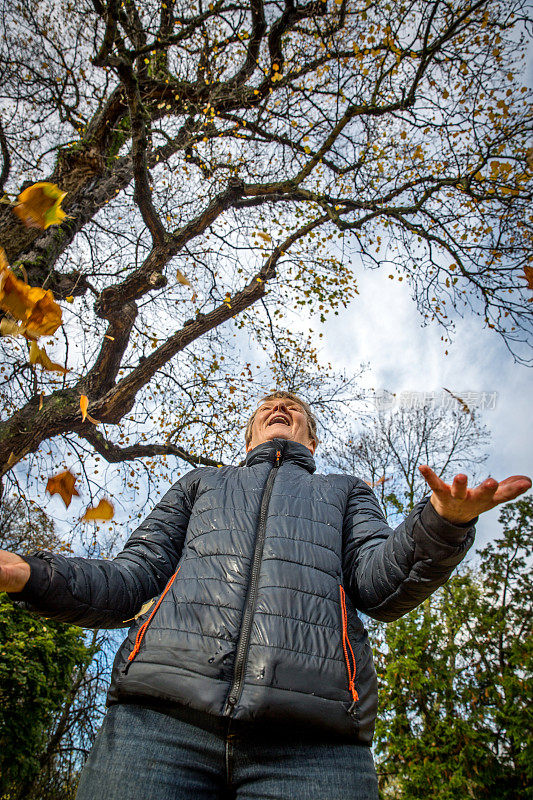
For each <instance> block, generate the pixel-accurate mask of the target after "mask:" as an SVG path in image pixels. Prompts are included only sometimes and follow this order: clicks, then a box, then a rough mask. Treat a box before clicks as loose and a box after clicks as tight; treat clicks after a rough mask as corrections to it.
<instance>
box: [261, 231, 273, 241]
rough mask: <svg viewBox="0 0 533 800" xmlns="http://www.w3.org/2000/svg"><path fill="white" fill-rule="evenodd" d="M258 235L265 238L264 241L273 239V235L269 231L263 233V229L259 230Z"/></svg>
mask: <svg viewBox="0 0 533 800" xmlns="http://www.w3.org/2000/svg"><path fill="white" fill-rule="evenodd" d="M257 236H259V238H260V239H263V241H264V242H271V241H272V236H270V234H269V233H262V232H261V231H257Z"/></svg>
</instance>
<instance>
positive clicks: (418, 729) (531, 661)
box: [374, 495, 533, 800]
mask: <svg viewBox="0 0 533 800" xmlns="http://www.w3.org/2000/svg"><path fill="white" fill-rule="evenodd" d="M499 521H500V523H502V525H503V531H502V534H501V535H500V536H499V537H498V538H497V539H496V540H495V541H494V542H492V543H490V544H489V545H487V546H486V547H484V548H483V549H482V550H481V551H480V552H479V554H478V556H479V559H478V562H477V564H476V565H475V567H469V568H468V567H467V568H464V569H463V570H462V571H461V573H460V574H459V575H457V576H455V577H453V578H452V579H451V580H450V581H449V582H448V584H446V586H445V587H443V588H442V589H440V590H439V591H438V592H437V593H436V594H435V595H433V597H431V598H430V599H429V600H427V601H426V602H425V603H424V604H423V605H422V606H421V607H420V608H418V609H416V610H414V611H413V612H411V613H410V614H408V615H407V616H405V617H403V618H401V619H399V620H397V621H396V622H393V623H391V624H389V625H387V626H382V625H375V626H374V628H375V630H374V641H377V647H376V648H375V650H374V652H375V655H376V661H377V669H378V678H379V690H380V698H381V708H380V713H379V715H378V721H377V728H376V754H377V760H378V772H379V776H380V785H381V791H382V797H383V798H394V800H421V798H424V800H457V798H458V797H460V798H469V797H471V798H475V799H476V800H483V799H484V798H487V800H526V798H531V797H532V792H533V739H532V733H533V711H532V709H533V705H532V702H531V701H532V697H531V690H532V683H531V679H532V672H533V646H532V641H531V635H530V634H531V625H532V623H533V578H532V576H531V569H530V567H531V557H532V555H533V542H532V537H531V533H532V529H533V497H532V496H531V495H529V496H527V497H524V498H523V499H521V500H518V501H515V502H513V503H509V504H507V505H506V506H504V507H503V508H502V510H501V513H500V517H499Z"/></svg>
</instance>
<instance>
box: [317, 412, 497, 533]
mask: <svg viewBox="0 0 533 800" xmlns="http://www.w3.org/2000/svg"><path fill="white" fill-rule="evenodd" d="M488 437H489V434H488V432H487V429H486V428H485V427H484V426H483V425H481V424H480V423H479V422H478V421H477V420H476V419H475V412H472V411H465V409H463V408H461V407H460V406H459V405H457V407H456V408H453V407H452V408H442V407H439V406H435V407H433V406H432V405H431V404H429V403H424V404H423V405H421V406H419V407H409V406H400V407H399V408H397V409H393V410H389V411H386V410H383V409H380V410H379V411H378V413H377V414H376V415H375V416H373V417H372V418H370V420H368V419H365V420H363V422H362V425H361V428H360V429H359V430H357V431H354V430H348V431H343V433H342V437H337V442H338V443H336V444H332V445H331V446H328V447H327V449H326V453H325V456H324V459H325V461H326V463H327V464H328V466H329V467H330V468H333V469H338V470H340V471H342V472H349V473H350V474H352V475H353V474H355V475H357V476H358V477H360V478H363V480H366V481H367V482H368V483H369V484H370V485H371V486H372V487H373V490H374V492H375V494H376V495H377V497H378V499H379V501H380V504H381V507H382V509H383V511H384V513H385V516H386V517H387V518H389V519H392V518H394V517H396V516H402V515H405V514H407V513H409V511H411V509H412V508H413V506H414V504H415V503H416V502H417V500H420V499H421V497H423V496H424V495H425V494H427V493H428V492H429V493H431V490H430V489H429V488H428V485H427V484H426V482H425V480H424V478H423V477H422V475H421V473H420V472H419V470H418V466H419V465H420V464H428V465H429V466H430V467H431V468H432V469H433V470H434V471H435V472H436V474H437V475H438V476H439V477H441V478H443V480H451V479H452V478H453V475H454V474H455V473H456V472H458V471H464V470H468V472H469V477H470V482H472V480H473V479H474V478H475V477H477V476H478V474H479V468H480V465H481V464H483V462H484V461H486V459H487V455H486V454H485V453H483V452H482V451H481V449H482V447H483V446H484V445H485V444H486V442H487V441H488Z"/></svg>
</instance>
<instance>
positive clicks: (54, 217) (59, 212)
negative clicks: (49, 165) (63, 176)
mask: <svg viewBox="0 0 533 800" xmlns="http://www.w3.org/2000/svg"><path fill="white" fill-rule="evenodd" d="M66 194H67V193H66V192H62V191H61V189H60V188H59V187H58V186H56V185H55V183H48V182H47V181H39V182H38V183H34V184H33V186H28V188H27V189H24V191H23V192H21V193H20V194H19V196H18V197H17V205H16V206H15V208H14V209H13V211H14V212H15V214H16V215H17V217H18V218H19V219H20V220H21V222H23V223H24V225H26V227H27V228H40V230H43V231H44V230H46V228H48V227H49V226H50V225H60V224H61V223H62V222H63V220H64V219H65V217H66V216H67V215H66V214H65V212H64V211H63V209H62V208H61V202H62V201H63V199H64V198H65V197H66Z"/></svg>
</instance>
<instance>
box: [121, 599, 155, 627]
mask: <svg viewBox="0 0 533 800" xmlns="http://www.w3.org/2000/svg"><path fill="white" fill-rule="evenodd" d="M154 603H155V597H152V599H151V600H147V601H146V603H143V604H142V606H141V607H140V609H139V611H137V613H136V614H135V616H134V617H130V618H129V619H123V620H122V622H131V621H132V620H134V619H138V618H139V617H142V615H143V614H146V612H147V611H148V610H149V609H150V608H152V606H153V604H154Z"/></svg>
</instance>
